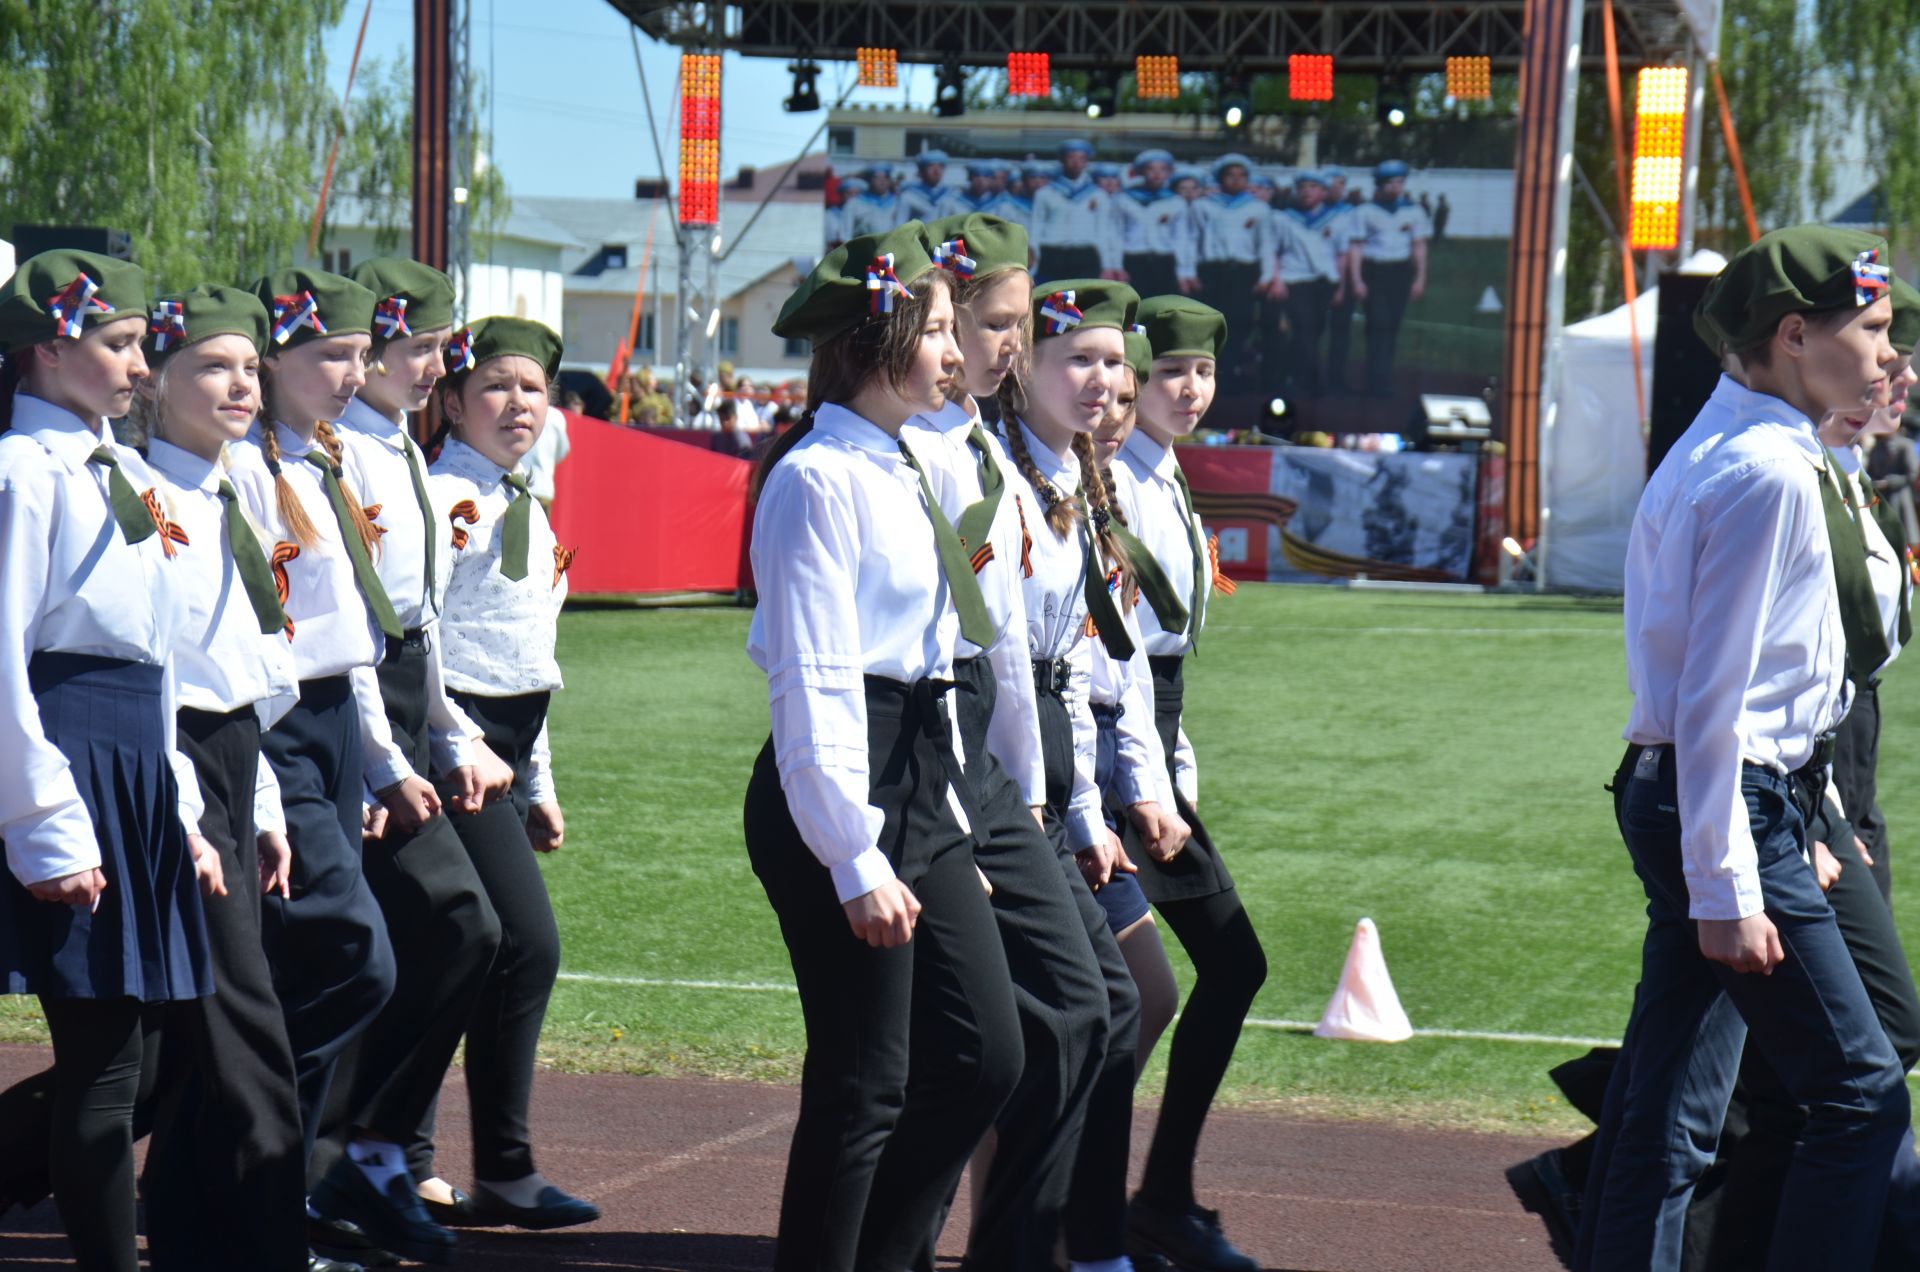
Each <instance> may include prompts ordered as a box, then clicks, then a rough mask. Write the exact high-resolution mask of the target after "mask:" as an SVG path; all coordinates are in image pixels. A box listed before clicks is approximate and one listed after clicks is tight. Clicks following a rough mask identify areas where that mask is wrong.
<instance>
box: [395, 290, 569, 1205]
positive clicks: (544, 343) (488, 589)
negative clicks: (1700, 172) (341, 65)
mask: <svg viewBox="0 0 1920 1272" xmlns="http://www.w3.org/2000/svg"><path fill="white" fill-rule="evenodd" d="M560 355H561V345H560V337H559V336H558V335H556V334H555V333H554V332H553V331H552V330H550V329H548V328H547V327H545V326H542V325H541V324H540V323H537V322H529V321H527V320H526V319H523V318H506V317H500V318H482V319H480V320H479V321H478V322H476V323H474V324H473V325H472V326H471V327H468V328H465V329H464V330H461V331H459V332H457V333H456V334H455V335H454V337H453V339H452V341H451V342H450V343H449V344H448V346H447V353H446V369H447V377H446V379H444V380H442V381H441V382H440V385H439V387H438V388H437V389H436V390H435V401H436V403H437V404H438V407H439V411H440V415H441V418H442V423H441V425H440V428H439V430H438V432H439V437H440V440H441V441H442V442H443V443H444V444H443V445H441V446H440V447H439V454H438V456H437V457H436V458H435V459H434V461H433V466H432V468H431V469H430V471H429V476H428V478H427V487H428V490H427V493H428V497H429V499H430V500H431V502H432V504H433V506H434V507H435V508H436V509H439V510H440V511H441V513H442V515H443V517H444V518H445V520H446V523H447V528H448V530H449V531H450V532H451V538H450V540H449V548H450V551H449V556H448V559H447V564H446V570H447V583H446V602H445V608H444V609H443V610H442V612H441V616H440V622H439V624H438V626H437V628H436V629H435V630H436V636H437V638H438V640H439V642H440V645H441V650H440V659H441V668H442V672H443V674H444V677H445V681H446V685H447V688H448V690H449V692H450V694H451V696H452V699H453V703H454V706H455V707H456V708H457V709H458V711H459V712H460V713H461V714H462V716H464V717H465V718H466V719H469V720H471V721H472V722H473V725H474V727H475V729H476V731H477V732H478V734H479V736H480V739H481V744H482V745H484V746H485V747H486V748H487V749H489V750H490V751H491V752H492V753H493V754H494V755H497V756H498V757H500V759H501V760H502V761H503V762H504V763H505V764H506V765H507V766H508V767H509V768H510V769H511V770H512V774H513V778H512V789H511V791H510V792H509V793H508V794H507V795H506V796H505V797H504V798H501V799H496V800H493V801H491V802H486V803H483V804H482V805H481V806H480V807H478V808H474V809H471V810H470V809H469V808H468V805H467V801H463V800H461V799H459V798H457V796H456V792H457V790H458V789H459V787H458V786H457V784H456V782H454V781H449V780H444V779H443V781H442V784H441V788H440V790H441V794H442V796H443V798H444V799H445V800H446V801H447V806H448V807H449V809H450V812H449V814H448V816H449V818H450V820H451V821H452V823H453V828H454V831H455V832H456V834H457V835H458V837H459V839H460V842H461V843H462V844H463V845H464V846H465V848H466V852H467V856H468V859H469V860H470V861H471V863H472V869H473V872H474V874H475V875H477V876H478V879H479V882H480V885H481V887H482V888H483V889H484V890H485V891H484V896H485V899H486V900H487V902H488V903H489V904H490V906H491V908H492V910H493V913H494V914H495V915H496V916H497V917H498V926H497V929H496V930H497V931H498V934H499V936H498V943H499V952H498V953H497V954H496V955H495V956H494V958H493V959H492V960H491V965H490V966H487V965H483V966H482V969H481V970H482V977H481V981H480V985H479V992H478V996H477V997H476V998H475V999H474V1000H473V1007H472V1010H471V1012H470V1014H469V1017H468V1020H467V1024H466V1029H467V1056H466V1073H467V1108H468V1111H469V1115H470V1119H471V1123H472V1128H473V1178H474V1185H473V1196H472V1199H471V1201H465V1199H464V1198H463V1197H462V1196H461V1195H460V1194H458V1193H455V1194H454V1196H453V1197H452V1198H451V1199H450V1201H451V1204H446V1205H436V1206H435V1208H434V1210H435V1213H436V1215H437V1216H439V1217H442V1218H444V1219H446V1220H447V1221H449V1222H452V1223H455V1224H463V1225H481V1226H492V1225H502V1224H511V1225H513V1226H516V1227H521V1228H536V1229H545V1228H565V1227H571V1226H573V1225H575V1224H582V1223H591V1222H592V1221H593V1220H595V1219H598V1218H599V1217H600V1211H599V1209H598V1208H597V1207H595V1206H594V1205H593V1204H592V1203H591V1202H587V1201H583V1200H581V1199H580V1198H578V1197H574V1196H572V1195H570V1194H568V1193H567V1192H565V1191H564V1190H562V1189H561V1188H559V1187H558V1186H556V1185H554V1184H552V1183H550V1182H548V1180H547V1179H546V1178H545V1177H544V1176H543V1175H541V1174H540V1172H539V1170H538V1168H537V1167H536V1166H535V1164H534V1157H533V1144H532V1132H531V1130H530V1129H529V1125H528V1121H529V1109H530V1105H531V1102H532V1099H533V1077H534V1053H535V1049H536V1047H537V1046H538V1043H539V1041H540V1026H541V1023H542V1022H543V1021H544V1020H545V1019H546V1014H547V1001H548V999H549V998H550V997H551V996H552V994H553V983H554V978H555V977H556V976H557V975H558V974H559V971H560V932H559V929H558V927H557V926H556V925H555V923H554V919H553V904H552V902H551V901H550V900H549V899H548V896H547V885H546V880H545V879H544V878H543V876H542V875H541V873H540V866H539V854H543V853H549V852H557V851H558V850H559V849H560V846H561V844H562V843H563V842H564V840H565V837H566V819H565V817H564V816H563V815H562V813H561V809H560V799H559V795H558V793H557V791H556V789H555V786H554V776H553V763H552V752H551V749H550V748H549V747H548V745H547V707H548V703H549V702H550V700H551V698H552V695H553V693H554V691H555V690H557V689H559V688H560V687H561V683H562V682H561V675H560V664H559V663H558V662H557V661H556V660H555V658H554V641H555V637H556V635H557V629H558V623H559V619H560V607H561V605H562V604H563V603H564V602H565V601H566V598H567V566H568V564H569V563H570V562H571V561H572V559H573V552H572V551H571V550H570V549H567V548H563V547H561V546H560V544H559V543H558V542H557V541H556V540H555V538H554V534H553V527H552V526H551V525H550V524H549V523H548V521H547V513H546V510H545V509H544V508H542V507H541V506H540V502H539V500H537V499H535V498H534V497H533V494H532V492H531V491H530V490H529V489H528V486H527V477H526V458H527V454H528V452H529V451H531V450H532V449H533V448H534V446H535V445H536V444H538V442H539V439H540V434H541V432H542V430H544V429H545V428H546V425H547V408H548V393H549V391H550V388H551V386H552V384H553V380H554V377H555V376H556V375H558V374H559V371H560ZM430 449H431V448H430ZM455 740H456V739H453V738H450V737H449V736H448V735H447V734H446V732H445V731H444V730H442V729H440V728H437V727H436V729H435V737H434V749H435V752H436V754H437V755H438V756H439V761H440V767H441V768H442V769H443V770H446V769H448V768H449V767H450V765H451V762H452V761H451V750H450V744H451V743H452V742H454V741H455ZM455 771H456V772H457V770H455ZM421 957H422V958H423V959H427V958H430V957H431V958H434V960H435V963H436V964H437V963H438V961H439V960H438V957H437V955H435V954H434V953H432V952H429V951H426V950H422V952H421ZM455 1033H456V1036H457V1030H456V1031H455ZM436 1059H437V1070H436V1071H432V1072H425V1073H423V1076H424V1077H425V1079H426V1081H425V1082H424V1083H423V1084H422V1088H421V1089H422V1092H423V1094H425V1093H430V1092H432V1091H436V1090H438V1088H439V1085H440V1079H441V1077H442V1076H443V1075H444V1074H445V1071H446V1067H447V1064H448V1062H449V1061H450V1060H451V1059H452V1054H451V1050H450V1049H443V1050H442V1051H441V1053H440V1054H439V1055H438V1056H437V1057H436ZM408 1156H409V1164H410V1166H411V1168H412V1173H413V1177H414V1178H415V1179H418V1180H422V1181H430V1180H432V1179H434V1178H435V1177H436V1176H435V1175H434V1171H433V1168H432V1146H431V1145H430V1144H415V1145H414V1146H413V1147H412V1149H410V1151H409V1154H408Z"/></svg>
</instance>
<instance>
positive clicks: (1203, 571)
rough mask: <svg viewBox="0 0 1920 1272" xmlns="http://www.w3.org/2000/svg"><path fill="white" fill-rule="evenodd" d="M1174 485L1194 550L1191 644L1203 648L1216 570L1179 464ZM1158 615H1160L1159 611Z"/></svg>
mask: <svg viewBox="0 0 1920 1272" xmlns="http://www.w3.org/2000/svg"><path fill="white" fill-rule="evenodd" d="M1173 483H1174V485H1176V486H1178V487H1180V506H1181V510H1182V511H1183V512H1184V513H1185V514H1186V521H1187V546H1188V547H1189V548H1191V549H1193V602H1192V604H1190V605H1188V606H1187V628H1186V630H1187V632H1188V644H1189V645H1190V646H1192V647H1193V648H1196V649H1197V648H1198V647H1199V645H1200V623H1201V617H1202V615H1204V614H1205V613H1206V604H1207V585H1208V584H1209V583H1212V582H1213V570H1212V568H1211V566H1210V565H1209V563H1208V561H1207V552H1206V549H1205V548H1204V547H1202V546H1201V543H1200V526H1199V520H1198V517H1197V515H1196V514H1195V513H1194V511H1193V488H1192V487H1191V486H1189V485H1187V473H1186V470H1185V469H1183V468H1181V467H1180V465H1179V463H1178V462H1176V463H1175V464H1174V466H1173ZM1153 612H1154V614H1155V615H1158V614H1159V613H1160V611H1159V609H1158V608H1156V609H1155V610H1154V611H1153Z"/></svg>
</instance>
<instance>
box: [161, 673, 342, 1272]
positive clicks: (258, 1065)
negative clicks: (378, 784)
mask: <svg viewBox="0 0 1920 1272" xmlns="http://www.w3.org/2000/svg"><path fill="white" fill-rule="evenodd" d="M178 737H179V745H180V749H181V750H182V751H183V752H185V754H186V756H187V758H188V759H190V760H192V761H193V767H194V772H195V773H196V774H197V775H198V777H199V780H200V793H201V796H202V797H203V799H204V801H205V803H206V812H205V814H203V815H202V817H201V819H200V831H201V833H202V834H203V835H205V836H206V838H207V840H208V841H209V842H210V843H212V845H213V846H214V848H215V849H216V850H217V851H218V852H219V854H220V866H221V869H222V871H223V872H224V873H225V876H226V882H227V895H226V896H224V897H209V898H207V902H206V914H207V936H208V940H209V943H210V944H211V946H212V951H213V975H214V982H215V986H216V988H215V992H214V995H213V997H211V998H203V999H198V1000H196V1001H193V1002H190V1003H182V1004H179V1005H178V1007H177V1008H176V1009H175V1010H174V1011H173V1013H172V1015H171V1016H170V1017H169V1020H168V1024H167V1038H166V1046H165V1048H164V1049H163V1050H162V1051H161V1053H160V1067H159V1074H158V1086H157V1089H156V1091H155V1100H156V1102H157V1103H156V1108H155V1112H154V1120H155V1124H156V1127H168V1126H171V1127H174V1128H179V1129H185V1130H188V1131H189V1132H190V1133H189V1134H187V1135H171V1136H169V1135H165V1134H159V1133H156V1135H155V1137H154V1143H153V1147H152V1149H151V1150H150V1151H149V1153H148V1156H147V1169H146V1177H145V1183H144V1193H145V1196H146V1203H147V1205H146V1212H147V1238H148V1241H149V1243H150V1244H151V1246H152V1247H153V1266H154V1268H155V1269H156V1270H164V1269H178V1272H256V1270H259V1272H297V1270H298V1269H301V1268H304V1267H305V1266H306V1257H307V1235H306V1233H307V1225H306V1209H305V1206H304V1199H305V1197H306V1172H305V1165H304V1153H303V1145H302V1140H301V1122H300V1105H299V1101H298V1100H297V1098H296V1094H295V1090H296V1088H295V1074H294V1059H293V1047H292V1044H291V1043H289V1042H288V1040H287V1025H286V1018H285V1017H284V1016H283V1015H282V1013H281V1009H280V999H279V996H278V995H276V994H275V993H274V989H273V973H272V971H271V970H270V969H269V968H268V966H267V960H266V957H265V955H264V954H263V953H262V951H261V946H260V917H261V894H260V867H259V849H258V847H257V845H256V843H255V834H254V820H253V789H254V779H255V773H256V770H257V765H258V762H259V758H260V726H259V722H258V717H256V716H255V715H254V712H253V709H252V708H251V707H243V708H242V709H240V710H238V711H234V712H230V713H226V714H220V715H216V714H211V713H208V712H202V711H191V710H183V711H181V712H180V713H179V730H178Z"/></svg>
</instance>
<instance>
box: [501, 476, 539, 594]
mask: <svg viewBox="0 0 1920 1272" xmlns="http://www.w3.org/2000/svg"><path fill="white" fill-rule="evenodd" d="M500 480H501V481H503V482H505V483H506V484H507V486H508V488H509V489H511V490H512V491H513V499H512V501H511V502H510V503H508V504H507V515H506V516H504V517H502V518H501V519H500V574H501V576H502V577H504V578H509V579H512V580H513V581H514V582H516V583H518V582H519V581H520V580H521V579H524V578H526V577H527V540H528V539H529V538H530V537H531V535H532V533H533V496H532V495H530V494H528V493H527V479H526V478H525V477H522V476H521V475H520V474H519V473H508V474H507V475H506V476H504V477H502V478H501V479H500Z"/></svg>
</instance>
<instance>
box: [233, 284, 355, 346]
mask: <svg viewBox="0 0 1920 1272" xmlns="http://www.w3.org/2000/svg"><path fill="white" fill-rule="evenodd" d="M253 294H254V295H255V296H257V297H259V298H260V303H261V304H262V305H264V306H266V310H267V318H268V320H269V322H270V323H271V325H270V326H269V327H268V328H267V346H268V347H267V352H268V353H277V352H279V351H281V350H284V349H296V348H298V347H299V346H301V345H303V344H306V343H307V342H308V341H309V340H324V339H326V338H327V337H328V336H364V335H371V334H372V332H373V306H374V295H373V293H372V292H370V291H368V290H367V289H366V288H364V287H362V286H361V285H360V284H358V283H356V282H354V281H353V280H352V279H351V278H343V277H341V276H340V275H339V274H329V273H327V272H326V271H325V270H322V269H297V268H296V269H277V270H275V271H274V272H273V273H271V274H268V275H267V276H266V277H265V278H262V279H260V280H259V281H258V282H256V283H254V285H253Z"/></svg>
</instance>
